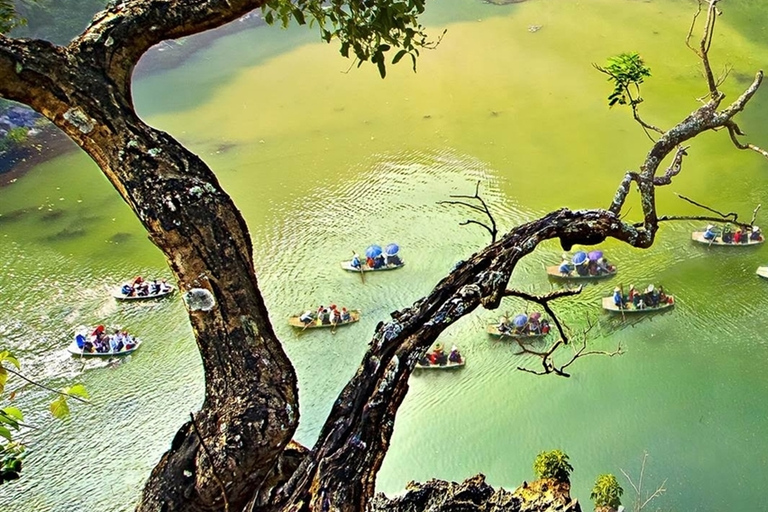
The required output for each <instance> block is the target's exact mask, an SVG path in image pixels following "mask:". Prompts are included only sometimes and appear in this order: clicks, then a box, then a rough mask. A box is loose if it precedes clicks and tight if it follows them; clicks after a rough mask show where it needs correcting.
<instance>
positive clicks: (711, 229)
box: [704, 224, 717, 240]
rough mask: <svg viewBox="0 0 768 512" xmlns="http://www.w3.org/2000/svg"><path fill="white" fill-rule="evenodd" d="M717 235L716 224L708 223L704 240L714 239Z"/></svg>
mask: <svg viewBox="0 0 768 512" xmlns="http://www.w3.org/2000/svg"><path fill="white" fill-rule="evenodd" d="M715 237H717V233H715V226H713V225H712V224H709V225H707V229H706V230H705V231H704V240H714V239H715Z"/></svg>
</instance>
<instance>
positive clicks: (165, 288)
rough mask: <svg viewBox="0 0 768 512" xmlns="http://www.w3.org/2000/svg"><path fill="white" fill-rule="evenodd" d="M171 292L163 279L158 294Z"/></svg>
mask: <svg viewBox="0 0 768 512" xmlns="http://www.w3.org/2000/svg"><path fill="white" fill-rule="evenodd" d="M169 291H171V285H169V284H168V281H166V280H165V279H163V280H161V281H160V293H168V292H169Z"/></svg>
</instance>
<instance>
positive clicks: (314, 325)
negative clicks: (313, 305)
mask: <svg viewBox="0 0 768 512" xmlns="http://www.w3.org/2000/svg"><path fill="white" fill-rule="evenodd" d="M299 316H300V315H296V316H292V317H289V318H288V323H289V324H290V325H292V326H293V327H298V328H299V329H319V328H323V327H333V326H334V324H331V323H328V324H324V323H322V322H320V321H319V320H313V321H312V322H311V323H310V324H309V325H307V324H305V323H304V322H302V321H301V320H299ZM349 317H350V318H349V320H347V321H346V322H339V323H337V324H335V325H336V327H342V326H344V325H349V324H353V323H355V322H357V321H359V320H360V310H359V309H352V310H350V311H349Z"/></svg>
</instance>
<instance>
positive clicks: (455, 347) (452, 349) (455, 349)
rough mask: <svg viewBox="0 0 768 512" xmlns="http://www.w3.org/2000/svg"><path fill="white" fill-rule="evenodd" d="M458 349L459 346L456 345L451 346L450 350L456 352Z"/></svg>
mask: <svg viewBox="0 0 768 512" xmlns="http://www.w3.org/2000/svg"><path fill="white" fill-rule="evenodd" d="M458 351H459V347H457V346H456V345H454V346H452V347H451V352H458Z"/></svg>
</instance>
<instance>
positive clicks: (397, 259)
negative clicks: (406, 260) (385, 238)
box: [387, 254, 403, 267]
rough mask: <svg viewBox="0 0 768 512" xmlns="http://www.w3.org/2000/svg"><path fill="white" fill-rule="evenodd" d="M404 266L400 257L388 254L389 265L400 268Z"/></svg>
mask: <svg viewBox="0 0 768 512" xmlns="http://www.w3.org/2000/svg"><path fill="white" fill-rule="evenodd" d="M402 264H403V260H401V259H400V256H398V255H397V254H388V255H387V265H395V266H398V267H399V266H400V265H402Z"/></svg>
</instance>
